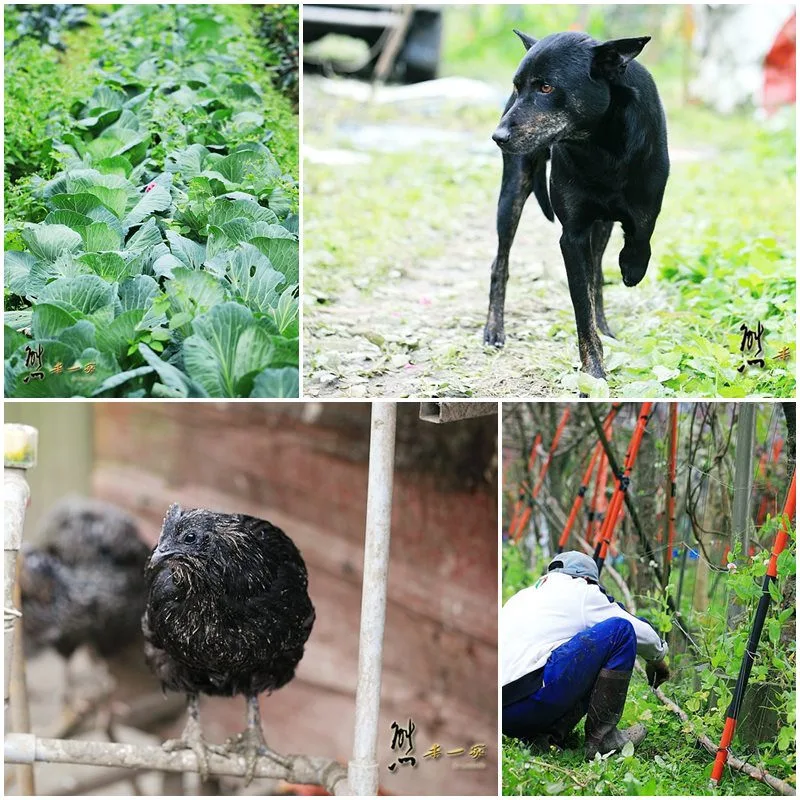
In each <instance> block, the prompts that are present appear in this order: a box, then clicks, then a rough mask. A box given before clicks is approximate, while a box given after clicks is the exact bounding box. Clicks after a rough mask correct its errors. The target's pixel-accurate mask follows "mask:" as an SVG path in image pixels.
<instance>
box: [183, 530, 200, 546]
mask: <svg viewBox="0 0 800 800" xmlns="http://www.w3.org/2000/svg"><path fill="white" fill-rule="evenodd" d="M183 541H184V542H186V544H193V543H194V542H196V541H197V534H196V533H187V534H186V536H184V537H183Z"/></svg>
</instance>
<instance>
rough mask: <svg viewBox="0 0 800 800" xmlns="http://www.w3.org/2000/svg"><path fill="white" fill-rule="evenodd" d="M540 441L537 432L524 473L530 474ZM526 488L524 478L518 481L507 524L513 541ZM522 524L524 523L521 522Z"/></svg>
mask: <svg viewBox="0 0 800 800" xmlns="http://www.w3.org/2000/svg"><path fill="white" fill-rule="evenodd" d="M541 443H542V434H541V433H537V434H536V436H534V438H533V444H532V445H531V452H530V455H529V456H528V469H527V472H526V475H530V474H531V471H532V470H533V465H534V463H535V462H536V453H537V452H538V450H539V445H540V444H541ZM527 488H528V484H527V482H526V481H525V480H522V481H520V485H519V497H518V498H517V502H516V503H515V504H514V511H513V513H512V514H511V523H510V524H509V526H508V537H509V539H511V538H513V539H514V541H517V539H518V538H519V537H515V536H514V532H515V531H516V529H517V526H518V525H519V522H520V514H521V513H522V506H523V503H524V502H525V490H526V489H527ZM523 524H524V523H523Z"/></svg>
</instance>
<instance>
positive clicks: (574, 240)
mask: <svg viewBox="0 0 800 800" xmlns="http://www.w3.org/2000/svg"><path fill="white" fill-rule="evenodd" d="M591 231H592V228H591V225H589V226H588V227H585V228H570V229H569V230H568V229H567V228H564V231H563V233H562V234H561V240H560V244H561V253H562V255H563V256H564V265H565V266H566V268H567V280H568V281H569V294H570V297H571V298H572V305H573V307H574V309H575V323H576V325H577V328H578V352H579V353H580V357H581V367H582V368H583V371H584V372H588V373H589V375H591V376H592V377H594V378H605V376H606V374H605V371H604V370H603V345H602V344H601V342H600V337H599V336H598V335H597V328H596V327H595V310H594V296H593V294H592V286H591V280H590V277H589V276H590V275H591V274H593V270H594V262H593V258H592V235H591Z"/></svg>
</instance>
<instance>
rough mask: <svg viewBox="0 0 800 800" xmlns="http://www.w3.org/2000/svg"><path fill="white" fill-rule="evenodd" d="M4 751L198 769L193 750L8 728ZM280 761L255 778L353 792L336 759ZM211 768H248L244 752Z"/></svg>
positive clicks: (261, 764)
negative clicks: (44, 735)
mask: <svg viewBox="0 0 800 800" xmlns="http://www.w3.org/2000/svg"><path fill="white" fill-rule="evenodd" d="M4 756H5V760H6V763H9V764H32V763H34V762H35V761H47V762H48V763H51V764H85V765H89V766H95V767H125V768H127V769H135V770H141V769H147V770H154V769H155V770H160V771H163V772H197V759H196V758H195V755H194V753H192V752H191V751H190V750H180V751H177V752H171V753H170V752H167V751H166V750H163V749H162V748H160V747H147V746H141V745H132V744H115V743H110V742H86V741H74V740H69V739H63V740H61V739H42V738H39V737H36V736H34V735H33V734H26V733H9V734H7V735H6V737H5V742H4ZM282 761H283V762H284V763H285V766H284V765H283V764H278V763H276V762H275V761H272V760H271V759H269V758H267V757H264V756H262V757H261V758H260V759H259V760H258V763H257V764H256V769H255V777H256V778H273V779H275V780H284V781H287V782H289V783H311V784H315V785H317V786H324V787H325V788H326V789H327V790H328V791H329V792H330V793H331V794H339V795H341V794H350V787H349V785H348V783H347V770H346V769H345V768H344V766H342V765H341V764H339V763H338V762H337V761H332V760H330V759H327V758H319V757H315V756H303V755H290V756H285V757H284V758H283V759H282ZM208 765H209V772H210V773H211V774H214V775H233V776H236V777H244V775H245V772H246V770H247V767H246V765H245V761H244V758H242V757H241V756H231V757H227V756H219V755H216V754H209V758H208Z"/></svg>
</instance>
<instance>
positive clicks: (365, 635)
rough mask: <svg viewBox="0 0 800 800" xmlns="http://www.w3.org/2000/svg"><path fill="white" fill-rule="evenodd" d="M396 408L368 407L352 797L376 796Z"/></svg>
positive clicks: (350, 775)
mask: <svg viewBox="0 0 800 800" xmlns="http://www.w3.org/2000/svg"><path fill="white" fill-rule="evenodd" d="M396 425H397V403H373V404H372V430H371V433H370V439H369V479H368V481H369V483H368V489H367V526H366V537H365V541H364V578H363V582H362V590H361V632H360V636H359V643H358V684H357V686H356V722H355V734H354V736H353V758H352V760H351V761H350V763H349V764H348V768H347V780H348V783H349V785H350V786H349V788H350V790H351V792H352V794H354V795H359V796H365V795H377V793H378V761H377V758H376V751H377V746H378V718H379V715H380V707H381V667H382V663H383V629H384V624H385V622H386V587H387V581H388V575H389V542H390V536H391V525H392V488H393V483H394V444H395V429H396Z"/></svg>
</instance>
